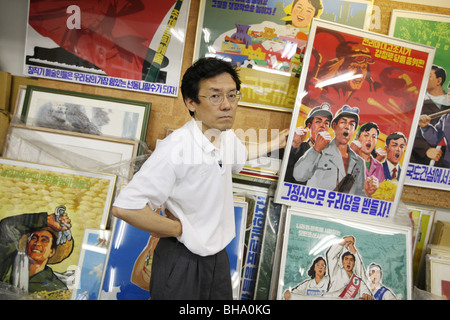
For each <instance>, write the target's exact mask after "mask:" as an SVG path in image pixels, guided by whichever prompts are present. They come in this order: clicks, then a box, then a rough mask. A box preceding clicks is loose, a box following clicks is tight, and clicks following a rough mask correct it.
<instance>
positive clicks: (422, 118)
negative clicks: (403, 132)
mask: <svg viewBox="0 0 450 320" xmlns="http://www.w3.org/2000/svg"><path fill="white" fill-rule="evenodd" d="M430 121H431V118H430V117H429V116H427V115H426V114H423V115H421V116H420V118H419V127H421V128H424V127H426V126H427V125H429V124H430Z"/></svg>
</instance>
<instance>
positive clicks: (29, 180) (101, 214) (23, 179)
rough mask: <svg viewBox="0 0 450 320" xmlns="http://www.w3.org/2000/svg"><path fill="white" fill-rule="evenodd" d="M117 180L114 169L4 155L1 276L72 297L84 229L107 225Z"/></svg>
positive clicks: (28, 289)
mask: <svg viewBox="0 0 450 320" xmlns="http://www.w3.org/2000/svg"><path fill="white" fill-rule="evenodd" d="M115 183H116V176H115V175H111V174H104V173H95V172H87V171H79V170H73V169H69V168H62V167H54V166H47V165H42V164H36V163H31V162H24V161H17V160H10V159H5V158H0V243H1V246H0V281H2V282H6V283H10V284H11V285H14V286H17V287H19V288H21V289H22V290H23V291H24V292H25V293H26V294H38V295H41V296H42V297H45V298H51V299H66V298H67V299H68V298H69V297H70V289H71V281H72V280H73V272H74V271H75V269H76V265H77V262H78V257H79V253H80V249H81V242H82V239H83V233H84V230H85V228H100V229H105V228H106V226H107V223H108V218H109V212H110V207H111V199H112V196H113V193H114V188H115ZM52 293H53V295H52Z"/></svg>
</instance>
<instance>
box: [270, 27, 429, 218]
mask: <svg viewBox="0 0 450 320" xmlns="http://www.w3.org/2000/svg"><path fill="white" fill-rule="evenodd" d="M309 35H310V36H309V38H308V45H307V49H306V53H305V59H304V68H303V69H302V75H301V77H300V79H301V83H300V86H299V92H298V95H297V100H296V103H295V109H294V111H293V114H292V120H291V125H290V134H289V136H288V141H287V146H288V147H287V148H286V149H285V152H284V155H283V162H282V168H281V170H280V180H279V181H280V182H279V183H278V187H277V192H276V201H277V202H279V203H283V204H286V205H290V206H301V207H302V208H306V209H311V210H317V209H319V210H321V211H327V212H333V213H337V212H342V213H345V214H356V215H360V216H366V217H368V216H378V217H383V218H389V217H392V216H393V215H395V212H396V208H397V206H398V203H399V201H400V197H401V190H402V187H403V182H404V179H405V174H406V170H404V168H405V167H407V163H408V159H409V155H410V153H411V148H410V147H409V144H408V143H409V142H410V140H411V138H412V137H414V135H415V129H416V126H417V121H418V117H419V111H418V110H420V107H421V103H422V101H423V96H424V92H425V88H426V83H427V81H428V78H429V72H430V69H431V64H432V61H433V56H434V48H431V47H427V46H424V45H420V44H415V43H410V42H406V41H404V40H398V39H394V38H391V37H387V36H384V35H380V34H376V33H372V32H368V31H363V30H360V29H355V28H351V27H347V26H342V25H338V24H335V23H331V22H328V21H323V20H316V19H314V20H313V22H312V25H311V29H310V33H309ZM416 110H417V111H416ZM316 142H317V143H316Z"/></svg>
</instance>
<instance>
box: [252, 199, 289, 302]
mask: <svg viewBox="0 0 450 320" xmlns="http://www.w3.org/2000/svg"><path fill="white" fill-rule="evenodd" d="M285 215H286V206H285V205H282V204H279V203H275V202H274V201H273V196H271V197H269V201H268V205H267V212H266V217H265V222H264V231H263V239H262V243H261V249H260V258H259V266H258V273H257V276H256V285H255V296H254V300H274V299H275V298H276V294H277V285H276V284H277V283H278V272H279V268H278V265H279V264H278V262H279V259H278V257H279V250H278V248H279V247H278V246H277V244H278V243H281V239H282V234H283V232H282V231H283V229H284V224H283V221H284V218H285Z"/></svg>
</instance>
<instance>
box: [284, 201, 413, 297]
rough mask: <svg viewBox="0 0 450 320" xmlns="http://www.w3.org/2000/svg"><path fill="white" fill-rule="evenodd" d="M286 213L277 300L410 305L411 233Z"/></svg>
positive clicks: (382, 225)
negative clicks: (400, 301) (406, 302)
mask: <svg viewBox="0 0 450 320" xmlns="http://www.w3.org/2000/svg"><path fill="white" fill-rule="evenodd" d="M377 220H378V221H380V222H379V223H378V221H377V222H376V223H368V222H367V221H365V220H362V219H357V218H355V219H352V220H349V219H346V218H342V219H341V218H338V217H337V216H331V215H326V214H316V215H311V214H307V213H304V212H300V211H297V210H294V209H288V211H287V217H286V226H285V230H284V241H283V251H282V257H281V266H280V278H279V284H278V294H277V298H278V299H286V300H296V299H299V300H304V299H368V300H390V299H412V295H411V293H412V272H411V228H410V227H409V226H403V225H397V224H395V223H383V222H381V221H384V220H381V219H377Z"/></svg>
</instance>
